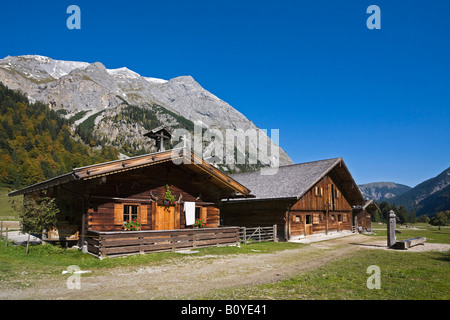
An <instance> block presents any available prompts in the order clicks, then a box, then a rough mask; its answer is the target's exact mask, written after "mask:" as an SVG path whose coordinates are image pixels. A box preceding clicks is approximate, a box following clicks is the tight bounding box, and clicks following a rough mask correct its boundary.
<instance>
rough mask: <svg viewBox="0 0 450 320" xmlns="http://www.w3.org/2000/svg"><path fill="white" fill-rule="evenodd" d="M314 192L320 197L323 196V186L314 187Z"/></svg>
mask: <svg viewBox="0 0 450 320" xmlns="http://www.w3.org/2000/svg"><path fill="white" fill-rule="evenodd" d="M314 194H315V195H316V196H317V197H322V196H323V188H322V187H314Z"/></svg>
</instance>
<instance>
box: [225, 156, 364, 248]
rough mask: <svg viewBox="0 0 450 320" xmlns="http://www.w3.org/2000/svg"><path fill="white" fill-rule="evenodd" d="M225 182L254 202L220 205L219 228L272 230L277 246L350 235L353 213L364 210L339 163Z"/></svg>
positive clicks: (291, 168) (249, 175) (254, 174)
mask: <svg viewBox="0 0 450 320" xmlns="http://www.w3.org/2000/svg"><path fill="white" fill-rule="evenodd" d="M262 170H264V169H262ZM230 176H231V177H232V178H233V179H234V180H236V181H238V182H239V183H241V184H242V185H245V186H246V187H248V188H249V189H250V190H252V194H253V195H254V196H255V197H253V198H247V199H231V198H230V199H224V200H223V202H222V210H221V217H222V219H223V223H224V224H226V225H239V226H245V227H256V226H271V225H275V224H276V225H277V234H278V236H279V238H280V240H293V239H296V238H300V237H304V236H309V235H314V234H329V233H331V232H341V231H346V230H348V231H352V227H353V220H354V208H358V212H360V211H361V210H360V209H361V208H362V207H361V206H363V205H364V204H365V201H364V199H363V196H362V194H361V192H360V190H359V188H358V186H357V185H356V183H355V181H354V180H353V178H352V176H351V174H350V172H349V170H348V168H347V166H346V165H345V163H344V160H343V159H342V158H335V159H328V160H321V161H314V162H308V163H300V164H294V165H288V166H282V167H280V168H278V172H277V173H276V174H274V175H262V174H261V172H260V171H259V170H258V171H254V172H245V173H240V174H232V175H230Z"/></svg>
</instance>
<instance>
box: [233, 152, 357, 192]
mask: <svg viewBox="0 0 450 320" xmlns="http://www.w3.org/2000/svg"><path fill="white" fill-rule="evenodd" d="M339 163H343V160H342V158H333V159H327V160H320V161H313V162H306V163H299V164H294V165H288V166H281V167H279V168H278V171H277V172H276V174H273V175H264V174H262V173H264V172H266V173H268V170H271V169H270V168H268V169H262V170H257V171H251V172H244V173H238V174H232V175H230V177H231V178H233V179H234V180H236V181H237V182H239V183H240V184H242V185H244V186H246V187H247V188H249V189H250V190H251V194H252V195H254V196H255V197H254V198H249V199H230V201H255V200H262V199H280V198H297V199H299V198H300V197H302V196H303V195H304V194H305V193H306V192H307V191H308V190H309V189H310V188H311V187H313V186H314V185H315V184H316V183H317V182H318V181H319V180H320V179H322V178H323V177H324V176H325V175H326V174H327V173H328V172H330V171H331V170H332V169H333V168H334V167H335V166H336V165H338V164H339ZM350 178H351V177H350ZM351 180H353V178H351Z"/></svg>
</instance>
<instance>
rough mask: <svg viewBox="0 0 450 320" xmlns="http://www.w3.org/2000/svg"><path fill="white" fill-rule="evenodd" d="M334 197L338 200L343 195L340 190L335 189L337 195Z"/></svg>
mask: <svg viewBox="0 0 450 320" xmlns="http://www.w3.org/2000/svg"><path fill="white" fill-rule="evenodd" d="M334 196H335V198H336V199H337V198H339V197H340V196H341V193H340V191H339V190H338V189H335V195H334Z"/></svg>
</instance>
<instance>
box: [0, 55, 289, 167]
mask: <svg viewBox="0 0 450 320" xmlns="http://www.w3.org/2000/svg"><path fill="white" fill-rule="evenodd" d="M0 79H1V81H2V82H3V83H4V84H5V85H7V86H8V87H9V88H10V89H21V90H22V91H24V92H25V94H26V95H27V96H28V97H29V98H30V99H33V100H35V101H41V102H43V103H48V104H49V105H51V106H52V109H54V110H58V111H59V110H61V113H62V114H64V115H65V117H66V118H67V119H70V118H73V119H77V120H76V121H74V124H73V126H74V127H73V130H74V131H75V130H77V127H78V126H79V127H86V126H87V124H86V123H85V122H88V123H89V126H90V127H89V132H90V134H91V137H93V138H98V139H99V140H101V141H103V143H107V144H111V145H114V146H118V148H119V149H120V150H122V151H124V152H130V151H129V150H131V152H132V148H130V147H128V146H129V145H130V144H132V145H133V146H134V148H138V147H136V146H139V148H140V147H146V146H145V142H143V141H142V132H141V131H145V130H149V129H150V128H148V126H153V125H155V124H158V123H161V124H165V125H168V126H169V127H170V126H172V127H178V128H179V127H181V126H184V127H186V128H191V127H192V126H193V122H194V121H198V122H200V123H202V124H204V125H205V127H208V128H214V129H219V130H222V131H223V132H224V133H225V131H226V129H243V130H246V129H250V128H252V129H258V128H257V127H256V126H255V125H254V123H253V122H251V121H250V120H249V119H247V118H246V117H245V116H244V115H243V114H242V113H240V112H239V111H238V110H236V109H235V108H233V107H232V106H230V105H229V104H228V103H226V102H225V101H223V100H221V99H219V98H217V97H216V96H214V95H213V94H212V93H210V92H209V91H207V90H205V89H204V88H203V87H202V86H201V85H200V84H199V83H198V82H196V81H195V80H194V78H193V77H192V76H190V75H185V76H179V77H176V78H173V79H171V80H169V81H167V80H162V79H157V78H150V77H143V76H141V75H139V74H138V73H136V72H134V71H132V70H130V69H128V68H126V67H121V68H117V69H107V68H106V67H105V66H104V65H103V64H102V63H101V62H95V63H87V62H74V61H62V60H53V59H51V58H48V57H43V56H38V55H27V56H20V57H8V58H5V59H3V60H0ZM128 107H130V110H131V109H132V108H131V107H133V108H134V109H133V116H134V117H135V116H136V115H137V114H140V115H142V117H141V118H133V121H132V122H130V123H127V122H126V121H122V120H121V119H123V117H124V116H125V115H124V113H123V112H125V114H126V113H127V112H130V110H128V111H127V110H126V109H127V108H128ZM138 109H139V110H138ZM146 112H148V113H149V114H148V117H147V118H144V116H143V114H145V113H146ZM88 119H89V121H87V120H88ZM144 124H146V125H147V127H145V128H144V127H143V125H144ZM82 125H83V126H82ZM191 129H192V128H191ZM260 134H261V133H260ZM262 134H264V133H262ZM264 135H265V137H266V138H267V143H268V146H269V147H271V148H272V150H275V145H274V143H273V141H272V140H271V139H270V138H269V137H267V135H266V134H264ZM237 144H238V145H237V146H236V148H238V151H239V152H242V153H244V152H246V150H245V147H246V143H245V141H239V142H238V143H237ZM249 144H250V142H249ZM123 146H125V147H123ZM257 147H258V142H254V141H252V142H251V145H249V146H248V149H247V150H248V152H256V154H258V153H257V152H258V149H257ZM277 147H278V146H277ZM125 150H127V151H125ZM136 150H137V149H136ZM278 150H279V164H280V165H287V164H292V160H291V159H290V158H289V156H288V155H287V154H286V152H284V151H283V150H282V149H281V148H280V149H278ZM258 160H261V161H260V162H261V163H270V159H269V158H268V156H267V159H266V158H263V159H258Z"/></svg>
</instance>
